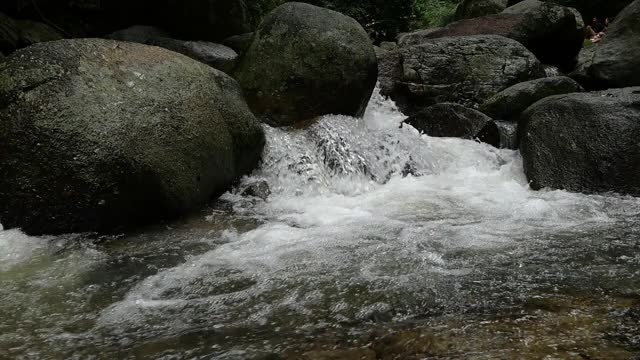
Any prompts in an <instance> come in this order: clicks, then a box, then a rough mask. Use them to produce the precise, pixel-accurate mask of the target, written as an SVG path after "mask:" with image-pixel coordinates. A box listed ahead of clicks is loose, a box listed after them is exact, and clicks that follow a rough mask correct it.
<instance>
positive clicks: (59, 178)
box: [0, 39, 264, 234]
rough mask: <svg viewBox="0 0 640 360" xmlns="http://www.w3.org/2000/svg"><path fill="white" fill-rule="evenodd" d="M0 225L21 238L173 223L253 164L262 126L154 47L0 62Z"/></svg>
mask: <svg viewBox="0 0 640 360" xmlns="http://www.w3.org/2000/svg"><path fill="white" fill-rule="evenodd" d="M0 99H1V100H0V223H2V225H3V226H4V227H5V228H13V227H21V228H23V230H24V231H26V232H27V233H30V234H42V233H63V232H83V231H99V232H113V231H119V230H121V229H124V228H128V227H130V226H134V225H138V224H142V223H147V222H151V221H153V220H157V219H161V218H171V217H174V216H178V215H180V214H183V213H185V212H187V211H190V210H194V209H197V208H198V207H200V206H202V205H203V204H205V203H206V202H208V201H209V200H210V199H211V198H212V197H215V196H217V195H219V194H221V193H223V192H224V191H226V190H227V189H228V188H229V187H230V185H231V184H232V182H233V181H234V180H235V179H237V178H238V177H239V176H241V175H243V174H246V173H248V172H250V171H251V170H252V169H253V168H254V166H256V164H257V162H258V161H259V158H260V155H261V151H262V148H263V145H264V134H263V131H262V128H261V126H260V124H259V123H258V122H257V121H256V119H255V117H254V116H253V115H252V114H251V112H250V111H249V108H248V107H247V105H246V103H245V102H244V100H243V98H242V94H241V91H240V88H239V86H238V84H237V83H236V82H235V81H234V80H233V79H231V78H230V77H228V76H227V75H225V74H223V73H222V72H219V71H217V70H215V69H213V68H210V67H208V66H206V65H203V64H200V63H198V62H196V61H194V60H192V59H189V58H188V57H185V56H183V55H180V54H177V53H174V52H170V51H167V50H165V49H162V48H159V47H152V46H146V45H139V44H134V43H127V42H116V41H110V40H100V39H77V40H62V41H55V42H47V43H41V44H38V45H34V46H31V47H28V48H25V49H22V50H19V51H17V52H15V53H14V54H12V55H11V56H9V57H8V58H7V59H5V61H4V62H2V63H0Z"/></svg>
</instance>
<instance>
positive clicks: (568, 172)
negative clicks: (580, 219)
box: [519, 87, 640, 196]
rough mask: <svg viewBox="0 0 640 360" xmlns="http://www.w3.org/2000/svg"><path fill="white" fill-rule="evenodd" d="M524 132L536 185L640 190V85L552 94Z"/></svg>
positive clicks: (523, 125)
mask: <svg viewBox="0 0 640 360" xmlns="http://www.w3.org/2000/svg"><path fill="white" fill-rule="evenodd" d="M519 137H520V148H521V151H522V156H523V159H524V167H525V172H526V174H527V177H528V179H529V180H530V181H531V186H532V187H533V188H534V189H540V188H544V187H550V188H554V189H566V190H570V191H581V192H607V191H613V192H619V193H624V194H632V195H636V196H638V195H640V177H639V176H638V169H639V168H640V142H639V141H638V139H639V138H640V87H632V88H624V89H611V90H607V91H602V92H590V93H575V94H568V95H557V96H552V97H548V98H546V99H544V100H541V101H539V102H537V103H535V104H534V105H533V106H531V107H530V108H529V109H527V110H526V111H525V112H524V113H523V114H522V119H521V122H520V128H519Z"/></svg>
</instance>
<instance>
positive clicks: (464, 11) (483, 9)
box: [455, 0, 508, 20]
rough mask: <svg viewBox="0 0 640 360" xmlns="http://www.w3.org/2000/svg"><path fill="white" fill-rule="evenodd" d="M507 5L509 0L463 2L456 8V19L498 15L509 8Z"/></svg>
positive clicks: (471, 0) (472, 0)
mask: <svg viewBox="0 0 640 360" xmlns="http://www.w3.org/2000/svg"><path fill="white" fill-rule="evenodd" d="M507 3H508V0H462V2H460V3H459V4H458V7H457V8H456V13H455V19H456V20H461V19H471V18H475V17H479V16H485V15H492V14H497V13H500V12H502V11H503V10H504V9H506V8H507Z"/></svg>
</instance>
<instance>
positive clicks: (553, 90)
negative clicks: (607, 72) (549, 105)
mask: <svg viewBox="0 0 640 360" xmlns="http://www.w3.org/2000/svg"><path fill="white" fill-rule="evenodd" d="M581 91H584V89H583V88H582V86H580V84H578V83H577V82H575V81H574V80H572V79H571V78H568V77H566V76H555V77H549V78H542V79H536V80H530V81H525V82H522V83H519V84H515V85H513V86H511V87H508V88H506V89H504V90H502V91H501V92H499V93H497V94H495V95H494V96H492V97H491V98H490V99H489V100H487V101H486V102H485V103H484V104H483V105H482V106H481V107H480V111H482V112H483V113H485V114H487V115H489V116H491V117H492V118H494V119H502V120H513V121H517V119H518V117H519V116H520V114H521V113H522V112H523V111H525V110H526V109H527V108H528V107H529V106H531V105H532V104H533V103H535V102H536V101H538V100H541V99H544V98H546V97H548V96H552V95H560V94H568V93H573V92H581Z"/></svg>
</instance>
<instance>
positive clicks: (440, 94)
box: [380, 35, 545, 115]
mask: <svg viewBox="0 0 640 360" xmlns="http://www.w3.org/2000/svg"><path fill="white" fill-rule="evenodd" d="M380 71H381V73H380V75H381V77H380V88H381V93H382V95H384V96H389V97H391V98H392V99H393V100H394V101H396V103H397V104H398V106H399V107H400V109H401V110H402V111H403V112H404V113H405V114H407V115H413V114H415V113H416V112H418V111H420V110H422V109H423V108H424V107H427V106H430V105H433V104H436V103H442V102H456V103H460V104H462V105H464V106H466V107H470V108H476V107H477V106H478V105H479V104H482V103H484V102H485V101H486V100H487V99H489V98H490V97H491V96H493V95H495V94H497V93H498V92H499V91H501V90H503V89H505V88H507V87H509V86H511V85H514V84H517V83H519V82H523V81H527V80H531V79H537V78H540V77H544V75H545V74H544V70H543V68H542V66H541V65H540V62H539V61H538V60H537V59H536V57H535V56H534V55H533V54H532V53H531V52H529V51H528V50H527V49H526V48H525V47H524V46H522V44H520V43H518V42H517V41H515V40H511V39H507V38H505V37H502V36H496V35H480V36H460V37H446V38H439V39H430V40H429V41H426V42H424V43H423V44H422V45H419V46H412V47H406V48H399V49H398V50H395V51H391V52H389V53H388V54H386V55H384V57H383V59H381V65H380Z"/></svg>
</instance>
